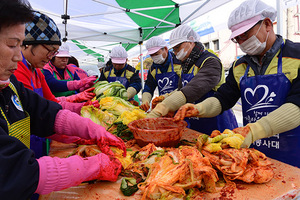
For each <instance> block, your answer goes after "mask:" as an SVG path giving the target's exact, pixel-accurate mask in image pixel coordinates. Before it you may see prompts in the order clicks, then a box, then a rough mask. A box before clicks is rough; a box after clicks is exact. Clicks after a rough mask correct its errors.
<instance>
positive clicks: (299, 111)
mask: <svg viewBox="0 0 300 200" xmlns="http://www.w3.org/2000/svg"><path fill="white" fill-rule="evenodd" d="M256 8H260V9H256ZM266 10H267V11H268V12H265V11H266ZM243 13H248V15H247V16H245V15H243ZM275 18H276V10H275V9H274V8H272V7H271V6H269V5H267V4H265V3H263V2H261V1H259V0H256V1H252V0H248V1H245V2H243V3H242V4H241V5H240V6H239V7H238V8H236V9H235V10H234V11H233V12H232V13H231V15H230V18H229V21H228V26H229V28H230V29H231V31H232V35H231V39H232V40H233V41H234V42H236V43H238V44H239V46H240V48H241V49H242V50H243V51H244V52H245V53H246V54H247V55H245V56H243V57H241V58H240V59H238V60H237V61H235V62H234V63H233V66H232V68H231V69H230V70H229V74H228V76H227V78H226V83H224V84H223V85H222V86H221V87H220V88H219V89H218V91H217V92H216V94H215V95H214V97H211V98H208V99H206V100H204V101H203V102H201V103H199V104H197V105H192V104H191V105H188V104H187V105H184V106H183V107H181V108H180V110H179V111H178V113H177V115H176V116H175V120H179V119H182V118H183V117H185V116H199V117H206V116H210V117H211V116H216V115H217V114H219V113H220V112H222V111H223V110H226V109H228V108H231V107H232V106H233V105H235V103H236V102H237V101H238V99H239V98H241V100H242V110H243V123H244V127H239V128H236V129H234V131H235V132H237V133H240V134H242V135H243V136H244V137H245V140H244V143H243V144H242V146H243V147H249V146H250V145H251V144H252V143H253V144H252V146H251V147H254V148H255V149H258V150H259V151H261V152H263V153H265V154H266V156H268V157H270V158H274V159H276V160H279V161H282V162H285V163H287V164H290V165H293V166H296V167H300V154H299V153H298V152H299V150H300V91H299V88H300V78H299V77H300V76H299V75H300V61H299V60H300V43H293V42H292V41H290V40H284V39H283V38H282V37H281V36H280V35H276V34H275V33H274V30H273V21H274V20H275ZM191 113H192V114H191Z"/></svg>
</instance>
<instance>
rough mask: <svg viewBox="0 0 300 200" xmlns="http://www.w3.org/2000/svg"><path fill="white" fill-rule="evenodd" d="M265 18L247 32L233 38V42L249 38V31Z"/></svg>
mask: <svg viewBox="0 0 300 200" xmlns="http://www.w3.org/2000/svg"><path fill="white" fill-rule="evenodd" d="M262 21H263V20H260V21H258V22H257V23H256V24H255V25H254V26H252V27H251V28H250V29H249V30H248V31H246V32H245V33H242V34H240V35H238V36H236V37H234V38H232V39H231V41H232V42H234V43H238V41H245V40H247V39H248V35H249V32H250V31H251V29H253V28H254V27H255V26H256V25H257V24H260V23H261V22H262Z"/></svg>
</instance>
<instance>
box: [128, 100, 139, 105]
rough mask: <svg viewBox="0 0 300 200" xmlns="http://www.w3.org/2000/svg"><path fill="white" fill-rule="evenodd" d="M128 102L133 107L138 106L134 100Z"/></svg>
mask: <svg viewBox="0 0 300 200" xmlns="http://www.w3.org/2000/svg"><path fill="white" fill-rule="evenodd" d="M129 102H130V103H131V104H132V105H134V106H139V103H138V102H137V101H135V100H130V101H129Z"/></svg>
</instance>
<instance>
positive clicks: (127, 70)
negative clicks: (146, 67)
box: [99, 46, 142, 101]
mask: <svg viewBox="0 0 300 200" xmlns="http://www.w3.org/2000/svg"><path fill="white" fill-rule="evenodd" d="M110 57H111V61H112V64H111V65H110V66H107V67H105V68H104V69H103V71H102V73H101V75H100V78H99V81H108V82H109V83H110V82H115V81H118V82H120V83H121V84H122V85H124V86H125V88H126V89H127V95H128V100H130V101H131V100H133V98H134V96H135V95H136V94H137V93H139V91H140V90H141V89H142V83H141V79H140V77H139V73H138V71H137V70H136V69H135V68H134V67H132V66H131V65H129V64H127V63H126V62H127V57H128V55H127V52H126V50H125V49H124V47H121V46H116V47H114V48H113V49H112V50H111V53H110Z"/></svg>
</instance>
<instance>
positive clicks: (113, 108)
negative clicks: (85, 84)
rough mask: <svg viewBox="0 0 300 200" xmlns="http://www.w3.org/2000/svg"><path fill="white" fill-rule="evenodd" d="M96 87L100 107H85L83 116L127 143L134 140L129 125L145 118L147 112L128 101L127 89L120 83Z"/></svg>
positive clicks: (100, 84)
mask: <svg viewBox="0 0 300 200" xmlns="http://www.w3.org/2000/svg"><path fill="white" fill-rule="evenodd" d="M94 87H95V90H94V93H95V94H96V99H97V100H98V101H99V104H100V107H99V108H96V107H94V106H92V105H89V106H84V107H82V109H81V116H83V117H86V118H90V119H91V120H92V121H93V122H95V123H96V124H99V125H101V126H103V127H105V129H106V130H107V131H109V132H110V133H112V134H114V135H117V136H119V137H120V138H122V139H123V140H125V141H127V140H130V139H133V134H132V132H131V131H130V129H129V128H128V126H127V125H128V124H129V123H130V122H132V121H134V120H138V119H143V118H145V117H146V113H145V111H143V110H141V109H140V108H139V107H137V106H134V105H132V104H131V103H130V102H129V101H127V92H126V89H125V87H124V86H123V85H122V84H121V83H119V82H112V83H108V82H107V81H100V82H97V83H96V84H95V85H94Z"/></svg>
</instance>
